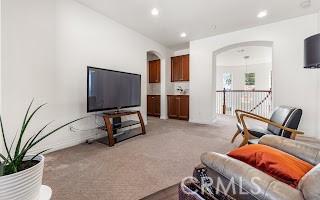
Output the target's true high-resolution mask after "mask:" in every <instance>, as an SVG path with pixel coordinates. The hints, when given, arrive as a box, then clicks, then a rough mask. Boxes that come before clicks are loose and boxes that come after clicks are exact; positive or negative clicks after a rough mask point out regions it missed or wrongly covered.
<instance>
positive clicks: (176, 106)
mask: <svg viewBox="0 0 320 200" xmlns="http://www.w3.org/2000/svg"><path fill="white" fill-rule="evenodd" d="M168 117H169V118H171V119H182V120H189V96H187V95H168Z"/></svg>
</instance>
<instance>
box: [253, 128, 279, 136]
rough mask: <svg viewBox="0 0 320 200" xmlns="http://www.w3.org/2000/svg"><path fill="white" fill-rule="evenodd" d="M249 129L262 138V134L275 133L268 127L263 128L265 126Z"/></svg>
mask: <svg viewBox="0 0 320 200" xmlns="http://www.w3.org/2000/svg"><path fill="white" fill-rule="evenodd" d="M248 131H249V133H250V134H251V135H253V136H254V137H257V138H261V137H262V136H264V135H268V134H272V135H273V133H272V132H270V131H268V130H267V129H263V128H252V129H249V130H248Z"/></svg>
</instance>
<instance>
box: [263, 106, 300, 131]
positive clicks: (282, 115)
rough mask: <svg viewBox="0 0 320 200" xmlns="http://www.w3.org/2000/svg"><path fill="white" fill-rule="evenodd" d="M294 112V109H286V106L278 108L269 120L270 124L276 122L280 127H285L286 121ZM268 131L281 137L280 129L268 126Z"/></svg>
mask: <svg viewBox="0 0 320 200" xmlns="http://www.w3.org/2000/svg"><path fill="white" fill-rule="evenodd" d="M294 110H295V108H292V107H288V106H280V107H277V108H276V109H275V110H274V111H273V113H272V116H271V118H270V120H271V121H272V122H276V123H278V124H281V125H282V126H284V125H285V123H286V121H287V119H288V118H289V116H290V114H291V113H292V112H293V111H294ZM268 130H269V131H271V132H272V133H274V134H275V135H279V136H280V135H281V134H282V129H280V128H278V127H275V126H273V125H268Z"/></svg>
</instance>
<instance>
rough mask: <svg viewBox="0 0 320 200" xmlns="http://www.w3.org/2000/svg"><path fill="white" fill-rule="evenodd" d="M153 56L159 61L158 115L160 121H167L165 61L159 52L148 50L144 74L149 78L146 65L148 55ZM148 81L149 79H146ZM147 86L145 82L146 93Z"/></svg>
mask: <svg viewBox="0 0 320 200" xmlns="http://www.w3.org/2000/svg"><path fill="white" fill-rule="evenodd" d="M150 53H151V54H154V55H156V56H157V57H158V58H159V59H160V65H161V67H160V102H161V103H160V110H161V112H160V113H161V114H160V118H161V119H168V114H167V99H166V59H165V56H164V55H161V54H160V53H159V52H157V51H155V50H149V51H147V52H146V58H147V59H146V72H147V73H146V74H147V76H149V73H148V67H149V63H148V54H150ZM147 80H149V79H147ZM148 84H149V82H147V84H146V86H145V87H146V91H148ZM145 98H147V97H145Z"/></svg>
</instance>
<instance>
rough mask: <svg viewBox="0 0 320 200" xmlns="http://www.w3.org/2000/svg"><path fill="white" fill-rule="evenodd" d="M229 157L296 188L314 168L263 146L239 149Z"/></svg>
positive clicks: (229, 154)
mask: <svg viewBox="0 0 320 200" xmlns="http://www.w3.org/2000/svg"><path fill="white" fill-rule="evenodd" d="M228 156H230V157H232V158H235V159H237V160H240V161H242V162H245V163H247V164H249V165H251V166H252V167H255V168H257V169H259V170H261V171H263V172H265V173H267V174H269V175H270V176H272V177H274V178H275V179H277V180H279V181H282V182H284V183H287V184H288V185H290V186H292V187H294V188H296V187H297V186H298V183H299V181H300V179H301V178H302V177H303V176H304V175H305V174H306V173H307V172H309V171H310V170H311V169H312V168H313V166H312V165H311V164H309V163H307V162H305V161H303V160H300V159H298V158H296V157H294V156H292V155H290V154H287V153H285V152H282V151H280V150H278V149H274V148H272V147H269V146H266V145H261V144H253V145H247V146H244V147H241V148H238V149H236V150H234V151H232V152H230V153H228Z"/></svg>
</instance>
